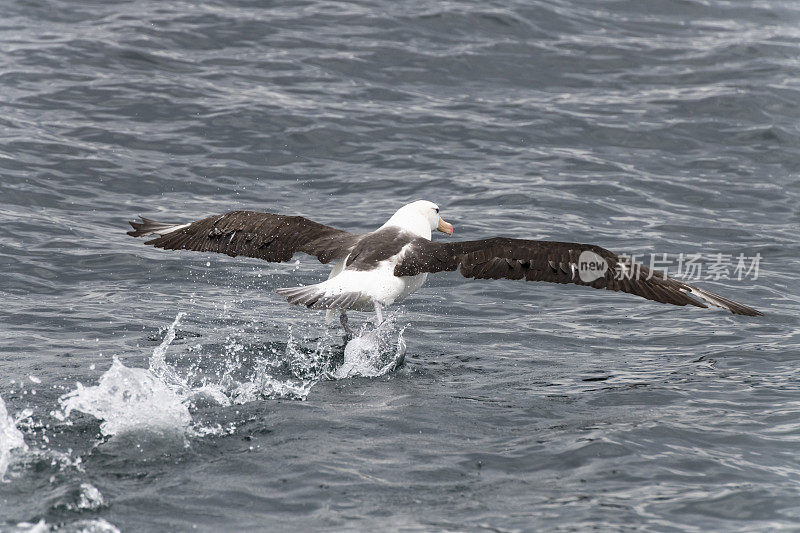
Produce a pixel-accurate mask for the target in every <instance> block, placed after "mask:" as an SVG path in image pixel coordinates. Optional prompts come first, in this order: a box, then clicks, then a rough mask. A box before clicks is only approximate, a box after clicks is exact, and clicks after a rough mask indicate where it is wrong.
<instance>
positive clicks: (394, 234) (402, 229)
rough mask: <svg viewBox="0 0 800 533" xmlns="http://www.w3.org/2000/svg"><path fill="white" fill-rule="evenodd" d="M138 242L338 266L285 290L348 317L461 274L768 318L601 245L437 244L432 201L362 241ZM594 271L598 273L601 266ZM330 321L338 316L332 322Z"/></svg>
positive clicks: (281, 232)
mask: <svg viewBox="0 0 800 533" xmlns="http://www.w3.org/2000/svg"><path fill="white" fill-rule="evenodd" d="M130 224H131V226H133V230H132V231H129V232H128V235H131V236H133V237H141V236H150V235H155V236H156V238H154V239H152V240H149V241H147V242H145V244H149V245H152V246H155V247H156V248H164V249H166V250H196V251H200V252H218V253H224V254H227V255H229V256H231V257H236V256H237V255H243V256H246V257H255V258H258V259H264V260H266V261H272V262H281V261H288V260H290V259H291V258H292V256H293V255H294V254H295V253H296V252H304V253H307V254H310V255H314V256H316V257H317V259H319V260H320V261H321V262H322V263H325V264H327V263H333V270H332V271H331V274H330V277H329V278H328V280H327V281H323V282H322V283H317V284H315V285H307V286H302V287H290V288H284V289H277V292H278V294H280V295H282V296H284V297H286V299H287V300H288V301H289V303H292V304H297V305H305V306H306V307H309V308H311V309H328V310H329V311H328V312H329V314H333V316H335V313H339V314H340V319H341V323H342V326H343V327H344V328H345V330H346V331H347V332H348V333H350V332H351V331H350V329H349V328H348V326H347V315H346V314H345V311H346V310H347V309H355V310H371V309H374V310H375V313H376V315H377V319H378V323H380V322H382V321H383V317H382V312H381V310H382V308H383V307H384V306H388V305H391V304H393V303H394V302H397V301H399V300H402V299H403V298H405V297H406V296H408V295H409V294H411V293H413V292H415V291H416V290H418V289H419V288H420V287H422V284H423V283H424V282H425V278H426V277H427V276H428V274H430V273H434V272H441V271H445V270H450V271H452V270H456V269H458V268H459V267H460V271H461V274H462V275H463V276H464V277H466V278H475V279H500V278H505V279H515V280H516V279H524V280H526V281H549V282H553V283H573V284H576V285H585V286H588V287H593V288H595V289H608V290H612V291H622V292H627V293H630V294H635V295H637V296H641V297H643V298H647V299H648V300H653V301H656V302H661V303H669V304H674V305H687V304H689V305H694V306H696V307H703V308H705V307H708V305H706V304H710V305H712V306H715V307H722V308H723V309H727V310H729V311H730V312H731V313H733V314H736V315H747V316H757V315H761V313H760V312H758V311H757V310H755V309H753V308H752V307H748V306H746V305H742V304H739V303H736V302H734V301H731V300H729V299H727V298H723V297H722V296H718V295H716V294H714V293H711V292H708V291H706V290H704V289H700V288H698V287H695V286H693V285H689V284H688V283H683V282H681V281H678V280H676V279H672V278H669V277H667V276H666V275H664V274H663V273H661V272H659V271H657V270H653V271H651V270H649V269H648V268H647V267H645V266H643V265H639V264H634V263H632V262H631V261H630V259H628V258H626V257H624V256H618V255H617V254H615V253H613V252H610V251H608V250H606V249H605V248H601V247H599V246H594V245H591V244H578V243H571V242H555V241H534V240H526V239H511V238H506V237H494V238H491V239H480V240H475V241H461V242H435V241H432V240H431V235H432V232H433V230H439V231H442V232H444V233H447V234H448V235H452V234H453V226H452V225H451V224H448V223H447V222H445V221H444V220H443V219H442V218H441V217H440V216H439V207H438V206H437V205H436V204H434V203H432V202H428V201H425V200H419V201H416V202H412V203H410V204H408V205H404V206H403V207H401V208H400V209H398V210H397V212H396V213H395V214H394V215H392V217H391V218H390V219H389V220H388V221H386V223H385V224H384V225H383V226H381V227H380V228H378V229H377V230H375V231H372V232H370V233H364V234H353V233H348V232H346V231H343V230H339V229H336V228H332V227H330V226H325V225H323V224H319V223H317V222H314V221H312V220H309V219H307V218H304V217H301V216H288V215H276V214H272V213H260V212H255V211H231V212H229V213H226V214H224V215H213V216H210V217H207V218H204V219H202V220H197V221H195V222H189V223H186V224H165V223H161V222H156V221H154V220H150V219H147V218H144V217H142V222H131V223H130ZM586 258H588V260H589V261H590V262H594V263H603V265H604V266H606V267H607V268H606V269H605V270H602V269H597V270H596V271H592V272H589V275H588V276H587V275H584V274H586V271H584V270H582V267H584V266H585V265H584V262H585V260H586ZM591 266H593V267H595V266H597V265H596V264H595V265H591ZM329 316H330V315H329Z"/></svg>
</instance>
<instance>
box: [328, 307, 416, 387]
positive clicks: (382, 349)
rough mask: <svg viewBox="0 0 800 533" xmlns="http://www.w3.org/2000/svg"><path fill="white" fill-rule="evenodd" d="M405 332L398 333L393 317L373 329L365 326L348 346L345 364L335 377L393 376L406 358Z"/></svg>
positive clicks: (345, 352)
mask: <svg viewBox="0 0 800 533" xmlns="http://www.w3.org/2000/svg"><path fill="white" fill-rule="evenodd" d="M403 331H405V327H403V328H401V329H399V330H398V327H397V321H396V318H395V317H394V316H390V317H387V319H386V320H384V321H383V322H382V323H381V324H380V325H379V326H378V327H377V328H374V329H373V328H370V327H369V326H366V325H365V326H362V328H361V331H360V333H359V335H358V336H356V337H354V338H353V339H351V340H350V341H349V342H348V343H347V345H346V346H345V348H344V364H343V365H342V366H340V367H339V368H337V369H336V371H334V372H333V377H334V378H336V379H343V378H349V377H353V376H364V377H377V376H382V375H384V374H386V373H387V372H391V371H392V370H394V369H395V368H397V367H398V366H400V365H401V364H402V363H403V359H404V358H405V354H406V343H405V340H404V339H403Z"/></svg>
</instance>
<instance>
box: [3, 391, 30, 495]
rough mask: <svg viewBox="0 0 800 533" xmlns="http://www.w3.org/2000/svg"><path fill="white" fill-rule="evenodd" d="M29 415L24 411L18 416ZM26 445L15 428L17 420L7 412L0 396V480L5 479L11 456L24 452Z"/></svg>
mask: <svg viewBox="0 0 800 533" xmlns="http://www.w3.org/2000/svg"><path fill="white" fill-rule="evenodd" d="M26 416H30V413H29V412H27V411H26V412H24V413H22V415H20V418H25V417H26ZM27 449H28V446H27V445H26V444H25V439H24V438H23V436H22V432H21V431H20V430H19V429H17V420H15V419H14V418H12V417H11V416H10V415H9V414H8V410H7V409H6V404H5V402H4V401H3V398H0V481H5V475H6V471H7V470H8V467H9V465H10V464H11V461H12V460H13V456H14V455H15V454H18V453H22V452H25V451H26V450H27Z"/></svg>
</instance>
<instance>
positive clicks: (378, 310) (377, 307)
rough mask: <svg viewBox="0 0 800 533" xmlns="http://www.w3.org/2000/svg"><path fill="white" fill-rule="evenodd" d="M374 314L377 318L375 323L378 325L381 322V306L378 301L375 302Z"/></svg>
mask: <svg viewBox="0 0 800 533" xmlns="http://www.w3.org/2000/svg"><path fill="white" fill-rule="evenodd" d="M375 316H376V317H377V319H378V322H376V323H375V325H376V326H380V325H381V324H383V308H382V307H381V304H379V303H378V302H375Z"/></svg>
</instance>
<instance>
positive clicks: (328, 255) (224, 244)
mask: <svg viewBox="0 0 800 533" xmlns="http://www.w3.org/2000/svg"><path fill="white" fill-rule="evenodd" d="M130 225H131V226H133V230H132V231H129V232H128V235H131V236H133V237H142V236H147V235H157V237H156V238H155V239H152V240H149V241H147V242H145V244H149V245H151V246H155V247H156V248H164V249H165V250H195V251H198V252H217V253H222V254H227V255H229V256H231V257H236V256H237V255H243V256H246V257H256V258H258V259H264V260H266V261H273V262H281V261H288V260H289V259H291V258H292V256H293V255H294V254H295V253H296V252H304V253H307V254H309V255H314V256H316V257H317V259H319V260H320V261H321V262H322V263H329V262H330V261H333V260H337V259H344V258H345V257H346V256H347V254H348V253H350V250H351V249H352V248H353V246H355V244H356V243H357V242H358V240H359V238H360V237H361V236H360V235H354V234H352V233H348V232H346V231H342V230H339V229H336V228H332V227H330V226H325V225H324V224H319V223H317V222H314V221H313V220H309V219H307V218H304V217H300V216H287V215H275V214H272V213H258V212H255V211H231V212H230V213H225V214H224V215H213V216H210V217H208V218H204V219H202V220H198V221H196V222H191V223H188V224H165V223H161V222H156V221H154V220H150V219H147V218H144V217H142V222H130Z"/></svg>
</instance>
